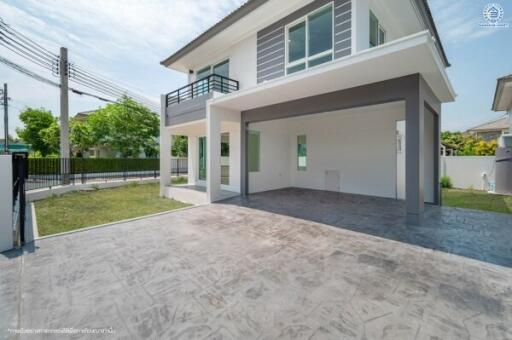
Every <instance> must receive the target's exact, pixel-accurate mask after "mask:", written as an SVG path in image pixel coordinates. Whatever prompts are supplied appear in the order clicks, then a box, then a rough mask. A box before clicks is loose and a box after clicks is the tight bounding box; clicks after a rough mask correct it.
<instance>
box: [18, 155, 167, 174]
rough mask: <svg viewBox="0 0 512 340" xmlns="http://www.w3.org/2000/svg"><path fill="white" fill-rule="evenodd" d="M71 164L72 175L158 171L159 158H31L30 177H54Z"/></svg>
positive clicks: (29, 163)
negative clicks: (64, 165) (62, 166)
mask: <svg viewBox="0 0 512 340" xmlns="http://www.w3.org/2000/svg"><path fill="white" fill-rule="evenodd" d="M65 163H68V164H70V174H90V173H104V172H126V171H158V170H160V160H159V159H158V158H146V159H134V158H68V159H60V158H29V159H28V173H29V175H53V174H59V173H60V167H61V164H65Z"/></svg>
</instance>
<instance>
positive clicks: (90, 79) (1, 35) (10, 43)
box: [0, 18, 160, 112]
mask: <svg viewBox="0 0 512 340" xmlns="http://www.w3.org/2000/svg"><path fill="white" fill-rule="evenodd" d="M0 46H3V47H5V48H7V49H9V50H10V51H11V52H13V53H15V54H17V55H19V56H21V57H23V58H24V59H27V60H29V61H31V62H33V63H35V64H37V65H38V66H41V67H43V68H44V69H46V70H49V71H51V72H52V74H53V75H55V76H56V75H59V73H60V71H59V68H60V66H59V64H60V62H61V60H60V58H59V57H58V56H57V55H56V54H54V53H52V52H50V51H49V50H47V49H46V48H44V47H43V46H41V45H40V44H38V43H36V42H35V41H33V40H32V39H30V38H28V37H27V36H25V35H23V34H22V33H20V32H18V31H17V30H15V29H14V28H12V27H11V26H10V25H8V24H7V23H5V22H4V21H3V20H2V19H1V18H0ZM2 62H4V61H2ZM4 63H5V62H4ZM9 63H10V64H11V65H8V66H11V67H13V68H15V69H17V70H18V71H20V72H23V73H25V74H26V75H28V76H31V77H33V78H36V79H38V80H40V81H43V82H46V83H48V84H50V85H54V84H56V83H54V82H53V81H51V80H49V79H46V78H44V77H42V76H40V75H37V74H34V73H33V72H31V71H28V70H26V69H24V71H21V70H19V67H20V65H17V64H16V66H13V65H12V62H9ZM67 64H68V65H67V68H65V69H67V73H68V79H69V80H71V81H73V82H74V83H76V84H79V85H81V86H84V87H87V88H89V89H91V90H94V91H97V92H99V93H103V94H106V95H107V96H112V97H114V98H116V99H120V98H122V97H123V96H128V97H130V98H132V99H133V100H135V101H137V102H139V103H141V104H142V105H144V106H146V107H148V108H150V109H151V110H153V111H156V112H158V111H159V109H160V108H159V106H158V104H157V103H156V102H154V101H152V100H150V99H149V98H147V97H145V96H142V95H139V94H137V93H134V92H132V91H130V90H128V89H126V88H123V87H122V86H120V85H117V84H116V83H114V82H112V81H109V80H107V79H105V78H104V77H102V76H100V75H98V74H95V73H94V72H91V71H89V70H86V69H85V68H82V67H80V66H76V65H75V64H73V63H67ZM27 71H28V73H29V74H27ZM57 85H58V84H57ZM75 91H78V90H76V89H75ZM78 92H80V93H84V94H86V92H84V91H78ZM75 93H76V92H75ZM88 95H91V94H88ZM91 96H94V95H91ZM94 97H96V98H98V99H101V100H107V99H105V98H102V97H99V96H94Z"/></svg>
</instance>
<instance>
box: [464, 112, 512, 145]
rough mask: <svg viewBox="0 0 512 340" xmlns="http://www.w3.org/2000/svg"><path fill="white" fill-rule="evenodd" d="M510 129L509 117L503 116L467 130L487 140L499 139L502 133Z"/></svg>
mask: <svg viewBox="0 0 512 340" xmlns="http://www.w3.org/2000/svg"><path fill="white" fill-rule="evenodd" d="M508 130H509V117H508V115H507V116H503V117H500V118H498V119H495V120H492V121H490V122H487V123H483V124H480V125H478V126H475V127H472V128H471V129H468V130H467V132H469V133H471V134H472V135H474V136H476V137H478V138H482V139H483V140H486V141H491V140H497V139H498V138H499V137H500V136H501V134H502V133H506V132H508Z"/></svg>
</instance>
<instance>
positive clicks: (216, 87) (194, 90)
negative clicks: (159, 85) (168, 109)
mask: <svg viewBox="0 0 512 340" xmlns="http://www.w3.org/2000/svg"><path fill="white" fill-rule="evenodd" d="M238 88H239V84H238V80H234V79H230V78H227V77H224V76H221V75H218V74H210V75H209V76H207V77H204V78H201V79H199V80H196V81H195V82H193V83H190V84H188V85H185V86H183V87H181V88H179V89H177V90H175V91H172V92H170V93H168V94H167V106H170V105H173V104H177V103H181V102H183V101H185V100H189V99H192V98H196V97H199V96H202V95H204V94H207V93H209V92H212V91H216V92H220V93H231V92H234V91H238Z"/></svg>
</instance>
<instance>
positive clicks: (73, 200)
mask: <svg viewBox="0 0 512 340" xmlns="http://www.w3.org/2000/svg"><path fill="white" fill-rule="evenodd" d="M186 206H188V204H185V203H182V202H178V201H174V200H170V199H166V198H162V197H159V184H158V183H153V184H141V185H126V186H123V187H118V188H113V189H101V190H93V191H75V192H72V193H68V194H64V195H61V196H54V197H51V198H48V199H44V200H41V201H37V202H35V208H36V216H37V225H38V229H39V235H40V236H45V235H51V234H56V233H61V232H65V231H70V230H75V229H80V228H84V227H91V226H95V225H98V224H103V223H109V222H115V221H120V220H124V219H127V218H134V217H138V216H144V215H148V214H154V213H158V212H163V211H168V210H173V209H178V208H183V207H186Z"/></svg>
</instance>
